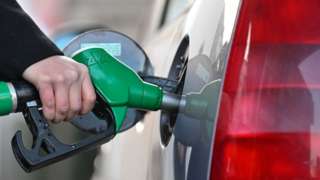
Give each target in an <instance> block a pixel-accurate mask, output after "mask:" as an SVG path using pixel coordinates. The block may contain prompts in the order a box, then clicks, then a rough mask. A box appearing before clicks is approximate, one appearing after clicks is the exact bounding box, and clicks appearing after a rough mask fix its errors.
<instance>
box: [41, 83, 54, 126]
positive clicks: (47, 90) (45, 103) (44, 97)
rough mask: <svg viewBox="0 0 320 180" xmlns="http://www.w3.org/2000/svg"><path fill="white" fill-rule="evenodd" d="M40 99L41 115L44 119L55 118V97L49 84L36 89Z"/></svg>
mask: <svg viewBox="0 0 320 180" xmlns="http://www.w3.org/2000/svg"><path fill="white" fill-rule="evenodd" d="M38 90H39V94H40V99H41V102H42V109H43V114H44V116H45V118H46V119H48V120H53V119H54V118H55V96H54V92H53V87H52V84H51V83H42V84H40V85H39V87H38Z"/></svg>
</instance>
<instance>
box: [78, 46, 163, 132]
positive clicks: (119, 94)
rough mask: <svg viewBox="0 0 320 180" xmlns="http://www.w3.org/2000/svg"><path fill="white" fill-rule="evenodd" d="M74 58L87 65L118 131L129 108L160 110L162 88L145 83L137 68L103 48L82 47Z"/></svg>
mask: <svg viewBox="0 0 320 180" xmlns="http://www.w3.org/2000/svg"><path fill="white" fill-rule="evenodd" d="M72 58H73V59H74V60H76V61H77V62H80V63H82V64H85V65H86V66H87V67H88V69H89V73H90V77H91V80H92V82H93V84H94V86H95V88H96V90H97V92H98V93H99V94H100V95H101V97H102V98H103V99H104V100H105V101H106V102H107V103H108V104H109V106H110V107H111V109H112V111H113V114H114V117H115V120H116V130H117V132H118V131H119V130H120V128H121V126H122V124H123V121H124V120H125V118H126V114H127V109H128V108H129V107H131V108H138V109H145V110H158V109H160V106H161V103H162V98H163V91H162V89H161V88H160V87H158V86H156V85H153V84H150V83H146V82H144V81H143V80H142V79H141V78H140V77H139V76H138V75H137V73H136V72H135V71H134V70H132V69H131V68H130V67H128V66H127V65H125V64H123V63H122V62H120V61H119V60H118V59H117V58H115V57H113V56H112V55H110V54H109V53H108V52H107V51H105V50H104V49H102V48H88V49H83V50H80V51H78V52H77V53H76V54H75V55H74V56H73V57H72Z"/></svg>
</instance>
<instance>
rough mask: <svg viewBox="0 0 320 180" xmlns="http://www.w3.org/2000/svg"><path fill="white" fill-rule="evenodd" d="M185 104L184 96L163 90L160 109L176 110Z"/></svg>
mask: <svg viewBox="0 0 320 180" xmlns="http://www.w3.org/2000/svg"><path fill="white" fill-rule="evenodd" d="M185 105H186V99H185V96H182V95H177V94H172V93H168V92H165V93H164V95H163V98H162V104H161V107H160V108H161V109H162V110H166V111H171V112H172V111H178V110H179V108H184V107H185Z"/></svg>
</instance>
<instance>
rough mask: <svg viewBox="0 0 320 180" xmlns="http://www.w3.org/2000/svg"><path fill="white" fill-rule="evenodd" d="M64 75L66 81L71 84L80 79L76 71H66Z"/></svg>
mask: <svg viewBox="0 0 320 180" xmlns="http://www.w3.org/2000/svg"><path fill="white" fill-rule="evenodd" d="M64 74H65V77H66V79H67V80H69V81H71V82H73V81H77V80H78V79H79V73H78V72H77V71H76V70H73V69H69V70H67V71H65V73H64Z"/></svg>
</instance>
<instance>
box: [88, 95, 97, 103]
mask: <svg viewBox="0 0 320 180" xmlns="http://www.w3.org/2000/svg"><path fill="white" fill-rule="evenodd" d="M95 101H96V95H95V94H94V93H93V94H92V95H90V96H88V97H87V102H88V103H89V104H93V103H95Z"/></svg>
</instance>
